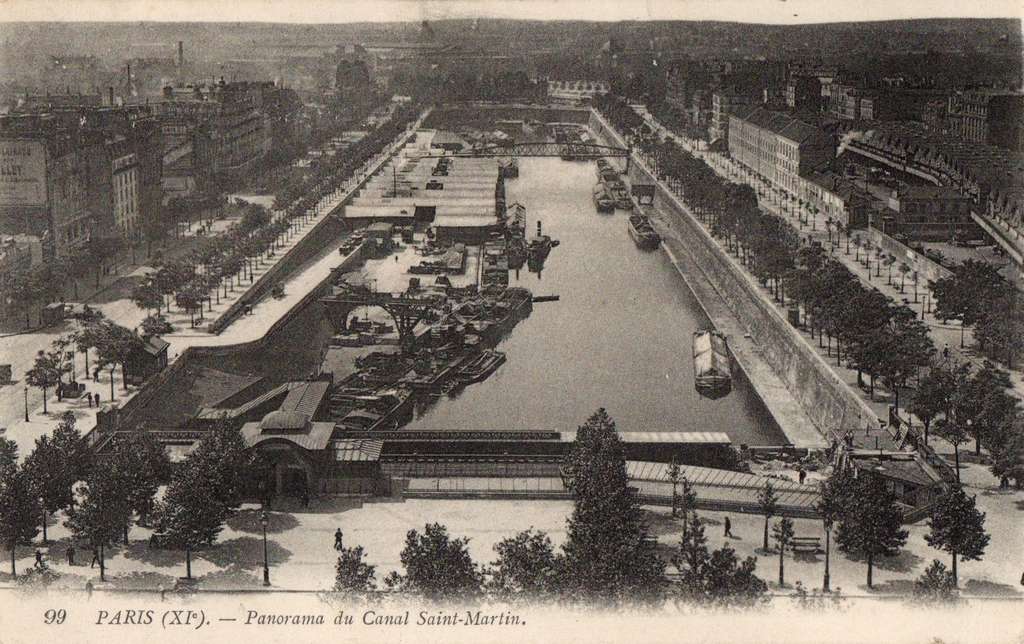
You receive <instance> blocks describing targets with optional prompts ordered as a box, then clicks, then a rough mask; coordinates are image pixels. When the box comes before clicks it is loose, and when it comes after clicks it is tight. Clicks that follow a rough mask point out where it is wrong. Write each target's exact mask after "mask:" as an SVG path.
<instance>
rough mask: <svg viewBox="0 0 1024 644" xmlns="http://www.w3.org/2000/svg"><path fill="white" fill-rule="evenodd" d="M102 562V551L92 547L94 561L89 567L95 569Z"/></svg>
mask: <svg viewBox="0 0 1024 644" xmlns="http://www.w3.org/2000/svg"><path fill="white" fill-rule="evenodd" d="M99 562H100V549H99V548H97V547H96V546H93V547H92V561H91V562H90V563H89V567H90V568H93V567H95V566H96V564H98V563H99Z"/></svg>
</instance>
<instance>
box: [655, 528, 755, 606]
mask: <svg viewBox="0 0 1024 644" xmlns="http://www.w3.org/2000/svg"><path fill="white" fill-rule="evenodd" d="M689 524H690V525H689V527H688V529H687V530H686V532H685V534H684V535H683V537H682V538H681V539H680V543H679V550H678V552H677V554H676V555H675V556H674V557H673V558H672V564H673V565H674V566H675V567H676V568H677V569H678V570H679V582H678V583H677V584H676V585H675V587H674V591H675V594H676V596H677V598H678V599H679V600H680V601H682V602H684V603H689V604H698V605H706V606H714V607H723V608H727V607H733V608H751V607H753V606H755V605H756V604H758V603H760V602H763V601H765V600H766V593H767V591H768V584H766V583H765V582H764V581H763V580H762V579H760V578H759V577H758V576H757V575H756V574H754V570H755V569H756V567H757V559H756V558H755V557H747V558H746V559H745V560H743V561H742V562H741V561H740V560H739V559H738V558H737V557H736V551H735V550H733V549H732V548H731V547H729V546H728V545H726V546H723V547H722V548H721V549H719V550H716V551H714V552H712V553H709V552H708V548H707V538H706V537H705V536H704V526H703V525H702V524H701V522H700V518H699V517H698V516H697V515H696V513H695V514H693V515H692V516H691V517H690V521H689Z"/></svg>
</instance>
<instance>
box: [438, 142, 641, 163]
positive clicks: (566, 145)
mask: <svg viewBox="0 0 1024 644" xmlns="http://www.w3.org/2000/svg"><path fill="white" fill-rule="evenodd" d="M629 156H630V150H629V149H628V148H620V147H616V146H612V145H598V144H596V143H576V142H561V143H558V142H553V141H524V142H521V143H510V144H504V145H503V144H495V145H488V146H484V147H474V148H470V149H468V150H461V151H459V152H449V153H447V154H445V153H440V152H437V153H434V152H432V153H430V154H425V155H423V156H422V157H421V158H424V159H435V158H440V157H471V158H484V157H562V158H572V159H579V160H584V159H589V160H593V159H600V158H601V157H624V158H626V159H628V158H629Z"/></svg>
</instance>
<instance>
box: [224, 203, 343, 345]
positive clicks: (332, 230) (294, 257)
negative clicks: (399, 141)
mask: <svg viewBox="0 0 1024 644" xmlns="http://www.w3.org/2000/svg"><path fill="white" fill-rule="evenodd" d="M351 198H352V195H349V196H347V197H346V198H345V200H344V201H343V202H342V203H343V204H345V203H348V202H349V201H350V200H351ZM344 231H345V224H344V221H343V220H342V219H341V218H340V217H334V216H332V215H331V214H329V213H324V214H322V215H320V220H319V221H318V222H316V223H315V224H314V225H313V229H312V230H310V231H309V232H308V233H306V235H305V236H304V237H303V238H302V239H300V240H299V242H298V243H296V244H295V246H292V247H291V248H290V249H288V251H287V252H286V253H285V255H284V257H282V258H281V259H280V260H279V261H278V262H277V263H276V264H274V265H273V266H271V267H270V268H269V269H267V272H266V273H264V274H263V275H260V276H259V277H258V278H257V279H256V281H255V282H254V283H253V284H251V285H250V286H249V287H248V289H247V290H246V292H245V294H244V295H242V297H240V298H238V299H237V300H235V303H234V304H232V305H231V306H230V307H229V308H228V310H226V311H224V312H223V313H221V314H220V315H219V316H217V318H216V319H214V320H213V321H212V322H210V324H209V325H207V327H206V330H207V332H209V333H220V332H221V331H223V330H224V329H225V328H227V327H228V325H230V324H231V323H232V322H234V321H235V319H236V318H238V316H240V315H241V314H242V312H243V311H244V310H245V307H246V306H249V305H255V304H256V302H258V301H259V300H260V299H261V298H263V297H264V296H266V295H267V294H268V293H269V292H270V289H271V288H273V286H274V284H276V283H277V282H278V281H279V280H280V279H281V278H282V277H284V276H287V275H290V274H291V273H292V272H294V271H295V270H296V269H297V268H299V267H300V266H301V265H302V264H304V263H306V262H307V261H309V260H310V259H312V258H313V257H314V256H316V254H317V253H319V252H320V251H322V250H323V247H324V245H326V244H327V243H328V242H330V241H331V240H332V239H335V238H337V237H339V236H340V235H341V234H342V233H343V232H344Z"/></svg>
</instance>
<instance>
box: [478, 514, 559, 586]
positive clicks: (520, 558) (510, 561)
mask: <svg viewBox="0 0 1024 644" xmlns="http://www.w3.org/2000/svg"><path fill="white" fill-rule="evenodd" d="M494 551H495V552H496V553H498V558H497V560H495V561H494V562H493V563H492V564H491V572H492V575H491V580H490V581H489V582H488V589H489V590H490V591H491V592H492V593H493V594H494V595H495V596H497V597H499V598H500V599H502V600H504V601H510V600H513V599H515V598H517V597H523V598H525V599H527V600H529V601H539V600H543V599H549V598H551V597H553V596H555V595H556V594H557V593H558V592H559V590H560V588H561V586H560V578H559V577H560V575H561V570H562V560H561V557H559V556H558V555H556V554H555V551H554V548H553V547H552V545H551V539H550V538H549V537H548V535H547V534H545V533H544V532H541V531H534V530H533V529H530V530H523V531H522V532H519V533H518V534H516V535H515V536H513V537H508V538H506V539H503V540H502V541H500V542H499V543H497V544H495V545H494Z"/></svg>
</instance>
